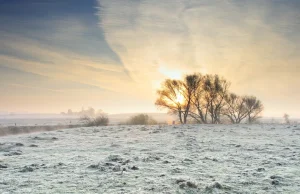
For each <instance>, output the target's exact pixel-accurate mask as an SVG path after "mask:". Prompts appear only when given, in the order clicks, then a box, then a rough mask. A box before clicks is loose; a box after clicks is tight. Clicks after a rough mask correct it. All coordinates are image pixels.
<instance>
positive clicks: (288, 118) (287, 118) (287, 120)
mask: <svg viewBox="0 0 300 194" xmlns="http://www.w3.org/2000/svg"><path fill="white" fill-rule="evenodd" d="M283 118H284V121H285V123H286V124H290V115H288V114H286V113H285V114H284V115H283Z"/></svg>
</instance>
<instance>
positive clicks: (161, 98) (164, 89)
mask: <svg viewBox="0 0 300 194" xmlns="http://www.w3.org/2000/svg"><path fill="white" fill-rule="evenodd" d="M181 90H182V82H181V81H180V80H172V79H167V80H165V81H164V82H163V83H162V86H161V89H160V90H158V91H157V94H158V98H157V100H156V102H155V105H156V106H158V107H159V108H166V109H168V111H169V112H170V113H172V114H177V115H178V118H179V121H180V123H181V124H182V123H183V112H184V108H185V105H184V103H185V102H182V101H181V98H183V97H182V93H183V92H182V91H181Z"/></svg>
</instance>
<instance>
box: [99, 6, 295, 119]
mask: <svg viewBox="0 0 300 194" xmlns="http://www.w3.org/2000/svg"><path fill="white" fill-rule="evenodd" d="M98 3H99V7H100V8H99V19H100V26H101V28H102V29H103V31H104V34H105V38H106V41H107V42H108V43H109V45H110V47H111V48H112V49H113V51H114V52H115V53H117V54H118V56H119V57H120V59H121V61H122V62H123V64H124V66H125V67H126V69H128V70H129V71H130V72H131V75H132V77H133V78H134V79H135V80H141V79H143V80H145V83H147V82H149V83H151V82H153V80H161V79H163V76H164V73H163V72H166V71H161V70H162V69H169V70H170V72H171V71H172V70H173V71H177V70H179V71H180V72H183V73H187V72H193V71H200V72H203V73H216V74H221V75H223V76H225V77H226V78H228V79H229V80H230V81H231V82H232V89H233V90H234V91H235V92H237V93H240V94H254V95H256V96H258V97H259V98H261V99H262V100H263V102H264V103H265V105H266V114H267V115H271V114H272V113H273V114H277V115H280V114H281V113H282V111H290V112H293V113H294V114H298V113H297V110H296V107H295V104H298V103H297V102H296V101H297V100H296V99H297V98H299V97H300V90H298V89H296V88H297V87H298V85H299V84H300V79H299V78H298V77H299V75H300V69H299V68H300V66H299V64H300V63H299V62H300V57H299V55H298V54H296V53H297V50H299V48H300V44H299V42H300V35H299V31H300V22H299V21H300V12H299V8H300V3H299V2H298V1H294V0H289V1H258V0H254V1H253V0H251V1H250V0H242V1H236V0H210V1H207V0H164V1H160V0H154V1H145V0H141V1H134V0H123V1H119V0H99V1H98ZM152 86H153V87H154V88H155V87H157V84H156V83H152ZM291 96H293V97H292V98H291ZM270 99H272V100H270ZM271 101H272V102H271ZM275 102H277V103H275ZM278 104H282V105H281V106H280V107H279V105H278ZM291 104H294V108H292V106H291ZM285 107H286V108H285ZM299 108H300V107H299V106H298V107H297V109H299ZM285 109H286V110H285Z"/></svg>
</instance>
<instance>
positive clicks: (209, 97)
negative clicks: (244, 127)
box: [155, 73, 263, 124]
mask: <svg viewBox="0 0 300 194" xmlns="http://www.w3.org/2000/svg"><path fill="white" fill-rule="evenodd" d="M229 86H230V83H229V82H228V81H227V80H226V79H224V78H222V77H219V76H218V75H210V74H208V75H202V74H200V73H195V74H191V75H186V76H185V77H184V79H183V80H174V79H167V80H165V81H164V82H163V83H162V85H161V89H159V90H158V91H157V94H158V98H157V100H156V102H155V105H156V106H158V107H159V108H166V109H168V111H169V112H170V113H173V114H176V115H178V118H179V121H180V123H182V124H186V123H187V122H188V120H194V121H196V122H197V123H203V124H208V123H212V124H218V123H224V122H230V123H240V122H242V121H243V120H245V119H247V122H248V123H253V122H255V121H256V120H257V119H258V118H259V117H260V114H261V112H262V111H263V105H262V103H261V101H260V100H258V99H257V98H256V97H254V96H238V95H236V94H233V93H230V91H229Z"/></svg>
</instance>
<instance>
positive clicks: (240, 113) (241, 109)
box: [223, 93, 247, 123]
mask: <svg viewBox="0 0 300 194" xmlns="http://www.w3.org/2000/svg"><path fill="white" fill-rule="evenodd" d="M225 102H226V105H225V108H224V109H223V114H224V115H225V116H227V118H229V120H230V122H231V123H241V121H242V120H243V119H245V118H246V117H247V109H246V100H245V98H244V97H241V96H238V95H236V94H234V93H231V94H229V95H227V96H226V98H225Z"/></svg>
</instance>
